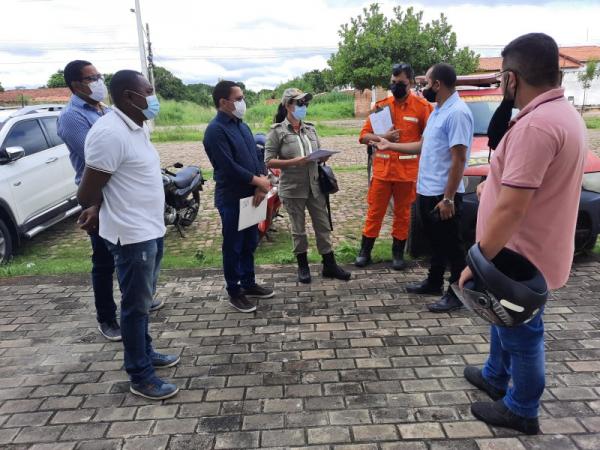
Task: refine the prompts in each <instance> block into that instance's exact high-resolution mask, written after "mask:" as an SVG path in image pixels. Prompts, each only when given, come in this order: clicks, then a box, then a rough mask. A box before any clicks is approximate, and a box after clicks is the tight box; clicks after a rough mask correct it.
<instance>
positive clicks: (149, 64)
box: [146, 22, 156, 92]
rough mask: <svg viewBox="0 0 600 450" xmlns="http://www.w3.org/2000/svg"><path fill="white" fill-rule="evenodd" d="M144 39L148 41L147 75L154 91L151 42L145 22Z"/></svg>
mask: <svg viewBox="0 0 600 450" xmlns="http://www.w3.org/2000/svg"><path fill="white" fill-rule="evenodd" d="M146 39H147V41H148V75H149V76H150V78H149V80H150V84H152V89H154V91H155V92H156V86H155V84H154V56H153V54H152V42H151V41H150V25H148V23H147V22H146Z"/></svg>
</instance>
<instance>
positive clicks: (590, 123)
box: [585, 117, 600, 129]
mask: <svg viewBox="0 0 600 450" xmlns="http://www.w3.org/2000/svg"><path fill="white" fill-rule="evenodd" d="M585 124H586V126H587V127H588V128H590V129H598V128H600V117H586V118H585Z"/></svg>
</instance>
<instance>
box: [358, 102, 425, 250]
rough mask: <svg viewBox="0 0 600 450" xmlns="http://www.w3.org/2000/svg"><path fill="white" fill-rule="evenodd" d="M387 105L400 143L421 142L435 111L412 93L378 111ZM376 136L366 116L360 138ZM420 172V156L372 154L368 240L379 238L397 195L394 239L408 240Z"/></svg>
mask: <svg viewBox="0 0 600 450" xmlns="http://www.w3.org/2000/svg"><path fill="white" fill-rule="evenodd" d="M385 106H388V107H389V108H390V113H391V115H392V123H393V124H394V129H396V130H400V139H399V140H398V142H402V143H405V142H415V141H419V140H420V139H421V135H422V134H423V131H424V130H425V125H426V124H427V119H428V118H429V114H430V113H431V111H432V110H433V107H432V106H431V104H430V103H429V102H428V101H427V100H425V99H424V98H421V97H417V96H416V95H415V94H414V93H413V92H411V93H410V94H409V95H408V97H407V98H406V100H405V101H404V102H403V103H401V104H398V103H397V102H396V101H395V99H394V97H388V98H386V99H384V100H380V101H378V102H377V104H376V108H377V110H379V109H380V108H383V107H385ZM368 133H373V128H372V127H371V120H370V119H369V118H368V117H367V120H366V121H365V124H364V126H363V128H362V130H361V132H360V138H359V140H360V139H362V138H363V136H364V135H365V134H368ZM418 171H419V157H418V156H417V155H407V154H404V153H398V152H394V151H390V150H385V151H381V150H377V151H376V152H375V153H373V178H372V180H371V186H370V187H369V193H368V195H367V203H368V206H369V208H368V211H367V218H366V220H365V226H364V229H363V235H364V236H366V237H369V238H376V237H378V236H379V231H380V230H381V224H382V222H383V217H384V216H385V212H386V210H387V207H388V204H389V202H390V197H391V196H392V195H393V196H394V220H393V224H392V236H393V237H394V238H396V239H399V240H401V241H404V240H406V239H407V238H408V228H409V222H410V205H411V204H412V202H413V201H414V200H415V198H416V181H417V174H418Z"/></svg>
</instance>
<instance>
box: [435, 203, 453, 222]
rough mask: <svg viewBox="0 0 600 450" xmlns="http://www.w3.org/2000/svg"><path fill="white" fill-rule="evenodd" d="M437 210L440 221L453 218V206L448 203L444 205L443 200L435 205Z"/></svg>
mask: <svg viewBox="0 0 600 450" xmlns="http://www.w3.org/2000/svg"><path fill="white" fill-rule="evenodd" d="M435 207H436V208H437V209H439V211H440V218H441V219H442V220H448V219H451V218H452V217H454V214H455V213H454V205H453V204H450V203H446V202H445V201H444V200H442V201H441V202H439V203H438V204H437V205H435Z"/></svg>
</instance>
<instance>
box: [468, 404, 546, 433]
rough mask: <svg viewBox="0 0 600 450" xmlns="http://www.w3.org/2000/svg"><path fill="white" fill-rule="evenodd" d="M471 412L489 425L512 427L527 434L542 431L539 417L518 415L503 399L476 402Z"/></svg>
mask: <svg viewBox="0 0 600 450" xmlns="http://www.w3.org/2000/svg"><path fill="white" fill-rule="evenodd" d="M471 412H472V413H473V415H474V416H475V417H477V418H478V419H479V420H481V421H482V422H485V423H487V424H488V425H494V426H496V427H503V428H511V429H513V430H517V431H520V432H521V433H525V434H538V433H539V431H540V423H539V421H538V418H537V417H535V418H533V419H528V418H526V417H521V416H517V415H516V414H515V413H513V412H512V411H511V410H510V409H508V408H507V407H506V405H505V404H504V401H503V400H496V401H495V402H475V403H473V404H472V405H471Z"/></svg>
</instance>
